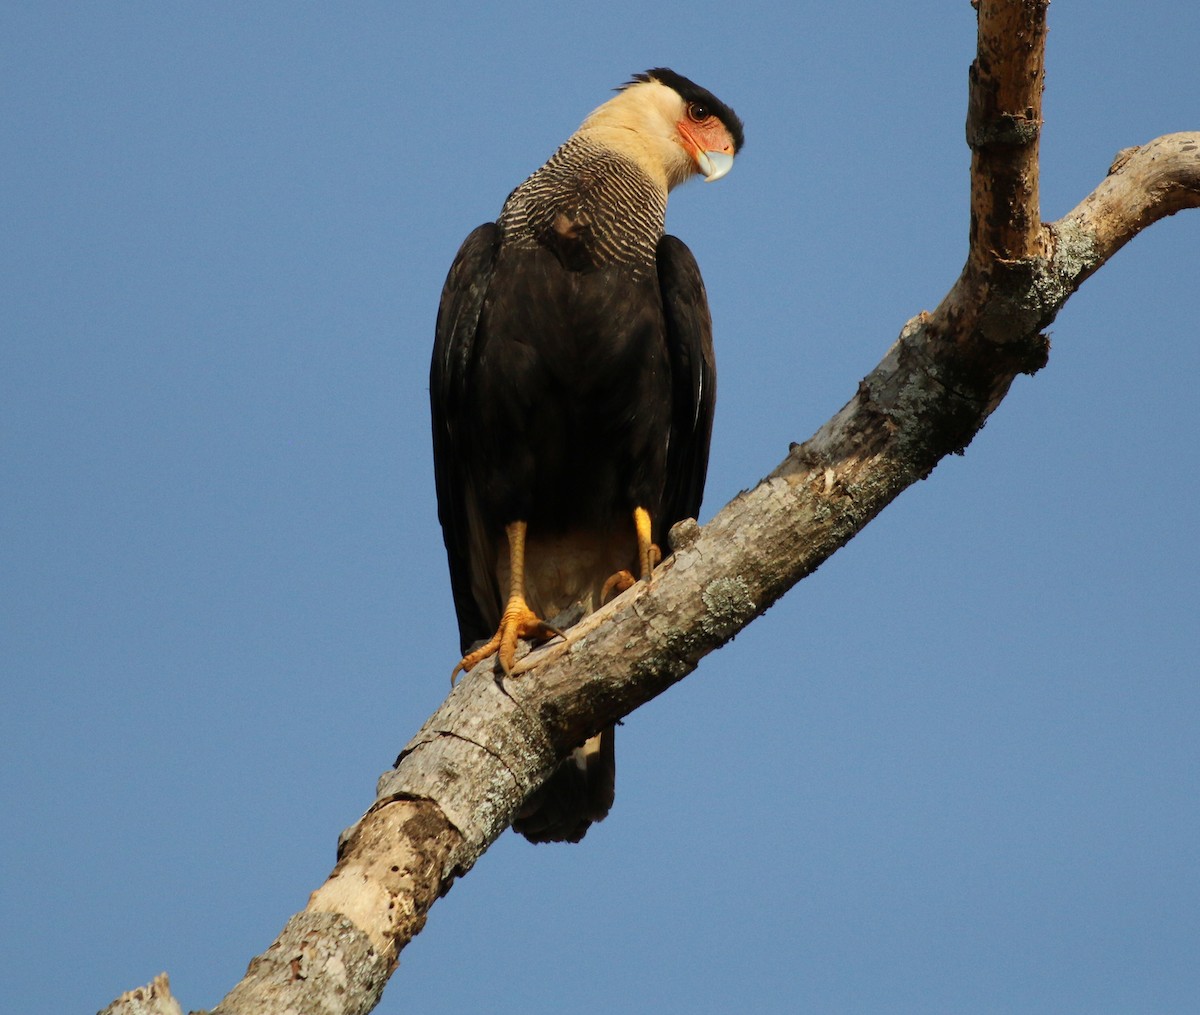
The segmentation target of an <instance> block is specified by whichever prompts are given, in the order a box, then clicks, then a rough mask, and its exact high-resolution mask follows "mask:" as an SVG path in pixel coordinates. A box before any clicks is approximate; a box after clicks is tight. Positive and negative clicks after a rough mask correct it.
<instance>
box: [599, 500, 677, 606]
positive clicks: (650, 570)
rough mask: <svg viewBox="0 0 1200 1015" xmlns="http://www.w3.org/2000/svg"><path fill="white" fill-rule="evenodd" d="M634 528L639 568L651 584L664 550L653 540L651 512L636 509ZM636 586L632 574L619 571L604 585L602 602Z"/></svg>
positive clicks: (643, 577) (644, 579)
mask: <svg viewBox="0 0 1200 1015" xmlns="http://www.w3.org/2000/svg"><path fill="white" fill-rule="evenodd" d="M633 527H634V529H635V530H636V531H637V549H638V567H639V568H640V569H641V578H642V580H643V581H644V582H646V583H647V584H649V583H650V582H651V581H652V580H653V576H654V569H655V568H656V567H658V565H659V564H661V563H662V550H660V549H659V548H658V544H657V543H655V542H654V540H653V539H652V538H651V531H652V525H651V522H650V512H649V511H647V510H646V509H645V508H634V510H633ZM636 584H637V579H636V578H634V577H633V573H632V572H630V571H626V570H621V571H618V572H617V573H616V574H614V575H610V576H609V578H608V581H606V582H605V583H604V587H603V588H602V589H601V590H600V602H602V603H607V602H608V600H609V598H610V597H612V596H619V595H620V594H621V593H622V592H624V591H626V590H627V589H631V588H633V586H634V585H636Z"/></svg>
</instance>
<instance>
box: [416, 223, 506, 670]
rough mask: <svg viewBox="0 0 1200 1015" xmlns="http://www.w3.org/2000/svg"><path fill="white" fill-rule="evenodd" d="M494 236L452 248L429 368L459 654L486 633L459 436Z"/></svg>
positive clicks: (487, 232)
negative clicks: (475, 585) (476, 589)
mask: <svg viewBox="0 0 1200 1015" xmlns="http://www.w3.org/2000/svg"><path fill="white" fill-rule="evenodd" d="M500 239H501V233H500V227H499V226H497V225H496V224H495V223H494V222H488V223H486V224H485V225H482V226H480V227H479V228H478V229H476V230H475V231H474V232H472V233H471V235H470V236H468V237H467V238H466V239H465V240H464V241H463V245H462V247H460V248H459V251H458V255H457V256H456V257H455V258H454V263H453V264H452V265H451V266H450V273H449V274H448V275H447V276H446V284H445V285H444V286H443V287H442V300H441V303H440V304H439V305H438V315H437V328H436V333H435V337H434V343H433V362H432V364H431V365H430V368H429V402H430V408H431V410H432V415H433V473H434V479H435V481H436V483H437V499H438V519H439V520H440V521H441V523H442V538H443V540H444V541H445V543H446V556H447V558H448V560H449V563H450V588H451V591H452V592H453V593H454V608H455V610H456V612H457V613H458V631H459V640H460V641H461V643H462V651H464V652H466V651H467V649H468V648H469V647H470V645H471V643H472V642H474V641H477V640H478V639H480V638H487V637H488V636H489V635H490V634H491V631H490V630H489V627H488V625H487V623H486V622H485V621H484V619H483V616H482V614H481V613H480V609H479V606H478V604H477V603H476V601H475V596H474V595H473V593H472V582H471V547H470V531H469V523H468V506H467V499H468V496H469V483H468V477H467V475H466V474H465V470H464V467H463V463H464V461H465V460H466V455H465V454H464V441H467V440H469V439H470V437H469V435H467V434H466V433H465V432H464V429H465V427H464V409H465V405H466V399H467V396H468V391H467V385H468V381H469V376H470V369H471V364H472V361H473V359H474V356H475V352H476V349H475V339H476V334H477V332H478V329H479V316H480V312H481V311H482V309H483V301H484V298H485V297H486V296H487V292H488V287H489V286H490V285H491V280H492V275H493V272H494V270H495V265H496V257H497V254H498V252H499V250H500Z"/></svg>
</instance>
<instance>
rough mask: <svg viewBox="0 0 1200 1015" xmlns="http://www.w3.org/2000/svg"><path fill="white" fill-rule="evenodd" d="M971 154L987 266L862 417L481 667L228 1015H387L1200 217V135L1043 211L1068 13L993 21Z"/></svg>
mask: <svg viewBox="0 0 1200 1015" xmlns="http://www.w3.org/2000/svg"><path fill="white" fill-rule="evenodd" d="M977 6H978V11H979V45H978V55H977V58H976V60H975V62H974V63H973V64H972V67H971V74H970V98H969V103H968V117H967V140H968V143H969V145H970V146H971V149H972V162H971V228H970V252H969V254H968V257H967V261H966V264H965V266H964V268H963V271H962V274H961V275H960V276H959V278H958V280H957V281H956V282H955V283H954V285H953V286H952V287H951V289H950V291H949V292H948V293H947V295H946V297H945V298H944V299H943V300H942V302H941V304H940V305H939V306H938V307H937V309H936V310H934V311H933V312H932V313H922V314H920V315H918V316H917V317H915V318H914V319H913V320H911V321H909V322H908V324H906V325H905V326H904V328H903V330H902V331H901V333H900V336H899V338H898V339H897V341H896V342H895V343H894V344H893V345H892V347H891V349H889V350H888V352H887V354H886V355H885V356H884V358H883V360H882V361H881V362H880V363H879V365H878V366H877V367H876V368H875V369H874V370H873V371H872V372H871V373H870V374H869V375H868V376H867V377H866V378H864V379H863V380H862V381H860V382H859V384H858V389H857V392H856V393H855V395H854V397H853V398H851V399H850V401H849V402H848V403H847V404H846V405H845V406H844V407H843V408H842V409H841V410H840V411H839V412H838V413H837V414H836V415H835V416H834V417H833V418H832V419H830V420H829V421H828V422H827V423H826V424H825V425H824V426H822V427H821V428H820V430H818V431H817V433H816V434H814V435H813V436H812V437H811V438H810V439H809V440H808V441H806V442H805V443H804V444H803V445H794V446H793V447H792V449H791V451H790V452H789V454H788V456H787V457H786V458H785V459H784V460H783V461H782V462H781V463H780V464H779V466H778V467H777V468H776V469H775V470H774V471H773V472H772V473H771V474H770V475H769V476H767V477H766V478H765V479H763V480H762V481H761V482H759V483H758V485H757V486H755V487H754V488H753V489H752V490H749V491H746V492H744V493H742V494H740V495H739V496H738V497H736V498H735V499H734V500H733V501H732V502H730V503H729V504H728V505H726V506H725V507H724V508H723V509H722V510H721V511H720V512H719V513H718V514H717V516H716V517H715V518H714V519H713V520H712V521H711V522H710V523H709V524H708V525H706V526H704V527H703V528H700V527H698V526H697V525H696V524H695V523H694V522H685V523H682V524H681V525H679V526H676V529H675V530H674V532H673V533H672V545H673V550H674V553H673V556H672V557H670V558H669V559H668V560H667V561H666V562H665V563H664V564H663V566H662V567H661V568H660V569H659V570H658V571H657V572H656V573H655V577H654V582H653V585H651V586H647V585H645V584H639V585H637V586H635V587H634V588H633V589H631V590H630V591H628V592H627V593H625V594H624V595H622V596H621V597H619V598H618V599H617V600H615V601H614V602H612V603H610V604H609V605H608V606H607V607H605V608H604V609H603V610H601V611H600V612H598V613H596V614H594V615H592V616H590V617H588V618H587V619H586V620H584V621H583V622H582V623H580V624H578V625H577V626H575V627H574V628H572V629H571V630H570V634H569V639H568V641H567V642H566V643H562V642H558V643H552V644H551V645H549V646H547V647H545V648H543V649H541V650H539V651H537V652H534V653H533V654H531V655H529V656H527V657H526V658H525V659H524V660H523V661H522V663H521V664H520V665H519V666H518V667H517V669H516V671H515V672H514V674H513V675H512V676H511V677H510V678H507V679H503V678H499V677H496V676H494V675H493V673H492V667H491V665H490V664H489V663H484V664H481V666H479V667H477V668H476V670H475V671H473V672H472V673H470V674H469V675H468V676H467V678H466V679H464V680H463V681H462V682H461V683H460V684H459V686H458V687H457V688H455V689H454V691H453V692H452V693H451V694H450V696H449V697H448V698H447V699H446V701H445V702H444V703H443V705H442V706H441V707H440V708H439V709H438V711H437V712H436V713H435V714H434V715H433V716H431V717H430V719H429V720H428V721H427V722H426V723H425V725H424V726H423V727H422V729H421V730H420V731H419V732H418V733H417V735H416V737H414V739H413V740H412V741H411V742H410V743H409V744H408V746H407V747H406V748H405V749H404V751H403V752H402V754H401V757H400V759H398V763H397V766H396V768H395V769H393V770H391V771H389V772H388V773H385V775H384V776H383V778H382V779H381V780H380V785H379V793H378V798H377V801H376V803H375V805H374V806H373V807H372V808H371V809H370V811H368V813H367V814H365V815H364V816H363V817H362V818H361V819H360V820H359V821H358V822H357V823H356V824H355V825H354V827H353V828H351V829H349V830H348V831H347V832H346V833H344V835H343V840H342V845H341V849H340V851H339V860H338V863H337V866H336V867H335V869H334V871H333V873H332V874H331V876H330V878H329V880H328V881H327V882H326V883H325V884H324V885H323V886H322V887H321V888H319V889H318V890H317V891H316V892H314V893H313V895H312V897H311V899H310V901H309V904H308V906H307V907H306V909H305V911H304V912H302V913H300V914H297V915H296V916H294V917H293V918H292V920H291V921H289V923H288V925H287V927H286V928H285V929H284V931H283V933H282V934H281V935H280V937H279V939H278V940H277V941H276V942H275V943H274V944H273V945H272V946H271V948H270V949H268V951H267V952H266V953H264V954H263V955H262V956H259V957H258V958H257V959H255V960H254V961H253V962H252V963H251V966H250V969H249V971H248V972H247V976H246V978H245V979H244V980H243V981H242V982H241V983H240V984H238V985H237V986H236V987H235V988H234V990H233V991H232V992H231V993H230V994H229V995H228V996H227V997H226V998H225V999H224V1000H223V1001H222V1003H221V1004H220V1005H219V1006H218V1008H217V1009H216V1011H219V1012H223V1013H226V1015H232V1013H235V1012H236V1013H265V1012H274V1011H281V1010H287V1009H288V1008H289V1007H291V1008H295V1009H296V1010H303V1011H308V1012H330V1013H333V1012H339V1013H340V1012H367V1011H370V1009H371V1008H373V1007H374V1005H375V1004H376V1003H377V1001H378V999H379V996H380V994H381V992H382V990H383V986H384V984H385V983H386V981H387V977H388V976H389V975H390V973H391V971H392V970H393V969H394V968H395V965H396V962H397V957H398V955H399V952H400V950H401V949H402V948H403V947H404V945H405V944H406V943H407V942H408V941H409V940H411V938H412V937H413V936H414V935H415V934H416V933H418V932H419V931H420V929H421V927H422V926H423V925H424V921H425V915H426V913H427V912H428V910H429V907H430V906H431V905H432V904H433V903H434V902H435V901H436V900H437V898H438V897H440V896H441V895H442V894H444V893H445V892H446V891H448V890H449V888H450V886H451V884H452V883H453V881H454V879H455V878H456V877H458V876H460V875H462V874H464V873H465V872H467V871H468V870H470V868H471V867H472V866H473V864H474V863H475V861H476V860H477V859H478V858H479V856H480V855H481V854H482V853H483V851H484V850H486V849H487V847H488V846H489V845H490V844H491V842H493V841H494V840H495V838H496V837H497V836H498V835H500V833H501V832H503V830H504V829H505V828H507V827H508V825H509V823H510V822H511V820H512V818H513V816H514V815H515V814H516V811H517V809H518V807H519V806H520V805H521V803H522V801H523V800H524V799H525V797H526V795H527V794H528V793H529V792H530V791H531V790H532V789H534V788H535V787H537V786H538V785H539V784H540V782H541V780H542V779H544V778H545V776H546V775H547V774H548V773H549V772H550V771H551V770H552V768H553V767H554V765H555V763H556V762H557V760H558V759H559V758H561V757H563V756H564V755H565V754H566V753H567V752H568V751H570V750H571V749H572V748H573V747H575V746H576V745H578V744H579V743H581V742H582V741H583V740H584V739H585V738H586V737H587V736H589V735H591V734H593V733H596V732H597V731H599V730H601V729H603V728H605V727H607V726H610V725H612V724H613V723H614V722H616V721H617V720H619V719H620V718H621V717H622V716H624V715H626V714H628V713H629V712H630V711H632V710H633V709H635V708H636V707H637V706H639V705H641V704H643V703H645V702H646V701H649V700H650V699H651V698H653V697H655V696H656V695H658V694H660V693H661V692H662V691H664V690H666V688H668V687H670V686H671V685H672V684H674V683H676V682H677V681H679V680H681V679H682V678H683V677H685V676H686V675H687V674H688V673H690V672H691V671H692V670H693V669H694V668H695V667H696V665H697V663H698V662H699V660H700V659H701V658H702V657H703V656H704V655H706V654H707V653H708V652H711V651H712V650H713V649H715V648H717V647H719V646H720V645H723V644H724V643H725V642H727V641H728V640H729V639H730V638H732V637H733V636H734V635H735V634H736V633H737V632H738V631H740V630H741V629H742V628H743V627H745V626H746V625H747V624H748V623H749V622H750V621H751V620H753V619H754V618H755V617H757V616H759V615H760V614H762V613H763V612H764V611H765V610H766V609H767V608H768V607H770V606H771V604H772V603H774V602H775V601H776V600H777V599H778V598H779V597H780V596H781V595H783V594H784V592H786V591H787V590H788V589H789V588H791V587H792V586H793V585H794V584H796V583H797V582H798V581H800V580H801V579H802V578H804V577H805V576H806V575H808V574H811V573H812V572H813V571H814V570H815V569H816V568H817V567H818V566H820V564H821V563H822V562H823V561H825V560H826V559H828V557H829V556H831V555H832V554H833V553H834V552H836V551H837V550H838V549H839V548H840V547H841V546H843V545H844V544H845V543H846V542H848V541H849V540H850V539H851V538H853V537H854V535H855V534H857V533H858V532H859V531H860V530H861V529H862V528H863V527H864V526H865V525H866V524H867V523H868V522H869V521H870V520H871V519H872V518H874V517H875V515H877V514H878V513H879V512H880V511H881V510H882V509H883V508H884V507H886V506H887V504H889V503H890V502H891V501H892V500H893V499H895V498H896V497H897V496H898V495H899V494H900V492H901V491H903V490H904V489H906V488H907V487H908V486H909V485H911V484H912V483H914V482H915V481H917V480H919V479H922V478H924V477H925V476H927V475H928V474H929V473H930V471H931V470H932V469H933V468H934V466H935V465H936V464H937V462H938V461H939V460H940V459H941V458H943V457H944V456H945V455H947V454H951V453H957V452H961V451H962V450H963V449H964V448H965V447H966V446H967V444H968V443H970V441H971V439H972V438H973V437H974V435H975V434H976V433H977V432H978V430H979V428H980V427H981V426H982V425H983V423H984V421H985V420H986V419H987V417H988V416H989V415H990V414H991V412H992V411H993V410H994V409H995V408H996V406H997V405H998V404H999V403H1000V401H1001V400H1002V399H1003V397H1004V395H1005V394H1006V393H1007V391H1008V388H1009V386H1010V385H1011V383H1012V381H1013V379H1014V378H1015V377H1016V376H1017V374H1019V373H1033V372H1034V371H1036V370H1037V369H1038V368H1039V367H1040V366H1042V365H1043V364H1044V363H1045V361H1046V357H1047V355H1048V350H1049V343H1048V341H1047V339H1046V338H1045V336H1044V335H1043V333H1042V331H1043V329H1044V328H1045V327H1046V326H1047V325H1049V324H1050V322H1051V321H1053V320H1054V317H1055V315H1056V314H1057V313H1058V311H1059V310H1060V309H1061V307H1062V306H1063V305H1064V304H1065V303H1066V301H1067V300H1068V299H1069V298H1070V296H1071V295H1072V294H1073V293H1074V292H1075V290H1076V289H1077V288H1078V287H1079V286H1080V285H1081V284H1082V282H1083V281H1084V280H1085V279H1087V278H1088V277H1090V276H1091V275H1092V273H1094V272H1095V271H1096V270H1097V269H1098V268H1099V267H1100V266H1101V265H1103V264H1104V263H1105V262H1106V261H1107V260H1108V258H1109V257H1111V256H1112V255H1113V254H1114V253H1116V251H1117V250H1119V249H1120V248H1121V246H1122V245H1123V244H1124V243H1126V242H1127V241H1128V240H1129V239H1130V238H1131V237H1133V236H1134V235H1136V234H1137V233H1138V232H1139V231H1140V230H1142V229H1144V228H1146V227H1147V226H1148V225H1150V224H1151V223H1153V222H1155V221H1157V220H1158V219H1159V218H1162V217H1163V216H1166V215H1170V214H1173V213H1174V212H1176V211H1178V210H1180V209H1181V208H1191V207H1196V206H1197V205H1200V134H1173V135H1168V136H1166V137H1162V138H1159V139H1157V140H1155V141H1152V142H1150V143H1149V144H1147V145H1145V146H1143V147H1141V148H1135V149H1130V150H1128V151H1126V152H1124V153H1122V155H1121V158H1120V159H1119V161H1118V163H1116V164H1115V165H1114V167H1113V169H1112V170H1111V171H1110V175H1109V176H1108V177H1107V178H1106V179H1105V180H1104V181H1103V182H1102V183H1101V184H1100V185H1099V186H1098V187H1097V188H1096V190H1095V191H1093V192H1092V193H1091V194H1090V195H1089V196H1088V197H1087V198H1085V199H1084V200H1083V202H1081V203H1080V205H1079V206H1078V207H1077V208H1075V209H1074V210H1073V211H1071V212H1070V213H1069V214H1067V215H1066V216H1064V217H1063V218H1062V219H1061V220H1059V221H1058V222H1055V223H1051V224H1044V223H1042V222H1041V221H1040V216H1039V210H1038V139H1039V135H1040V129H1041V93H1042V82H1043V54H1044V44H1045V37H1046V7H1047V0H980V2H979V3H978V5H977Z"/></svg>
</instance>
